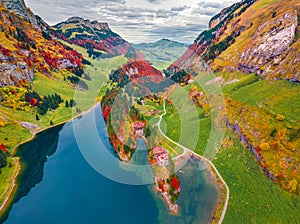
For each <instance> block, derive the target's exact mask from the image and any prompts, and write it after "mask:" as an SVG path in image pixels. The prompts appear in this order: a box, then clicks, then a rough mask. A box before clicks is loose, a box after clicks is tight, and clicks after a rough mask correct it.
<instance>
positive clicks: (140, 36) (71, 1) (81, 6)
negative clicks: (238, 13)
mask: <svg viewBox="0 0 300 224" xmlns="http://www.w3.org/2000/svg"><path fill="white" fill-rule="evenodd" d="M25 2H26V4H27V6H28V7H30V8H31V10H32V11H33V12H34V13H35V14H37V15H39V16H40V17H42V18H43V19H44V20H45V21H46V22H47V23H49V24H50V25H55V24H56V23H58V22H61V21H64V20H66V19H67V18H69V17H71V16H80V17H82V18H84V19H90V20H98V21H99V22H108V24H109V26H110V28H111V29H112V30H113V31H114V32H116V33H118V34H119V35H121V36H122V37H123V38H124V39H126V40H127V41H129V42H131V43H142V42H154V41H157V40H159V39H162V38H167V39H170V40H174V41H179V42H182V43H186V44H191V43H192V42H193V41H194V40H195V39H196V38H197V36H198V35H199V34H200V32H201V31H203V30H205V29H207V27H208V22H209V20H210V18H211V17H212V16H214V15H215V14H217V13H218V12H219V11H220V10H222V9H223V8H224V7H227V6H230V5H231V4H233V3H235V2H237V0H224V1H218V0H205V1H203V0H202V1H201V0H64V1H61V0H52V1H49V0H25Z"/></svg>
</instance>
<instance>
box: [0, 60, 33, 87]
mask: <svg viewBox="0 0 300 224" xmlns="http://www.w3.org/2000/svg"><path fill="white" fill-rule="evenodd" d="M1 56H2V55H0V58H1ZM2 57H3V56H2ZM0 74H1V78H0V87H3V86H8V85H14V84H16V83H18V82H19V81H20V80H22V79H24V80H26V81H30V80H32V79H33V75H34V73H33V71H32V69H30V68H29V67H28V66H27V64H26V63H25V62H17V63H14V64H10V63H8V62H5V61H3V62H2V63H0Z"/></svg>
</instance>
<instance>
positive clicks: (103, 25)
mask: <svg viewBox="0 0 300 224" xmlns="http://www.w3.org/2000/svg"><path fill="white" fill-rule="evenodd" d="M66 23H67V24H72V23H73V24H80V25H83V26H86V27H90V28H93V29H97V30H110V28H109V26H108V23H105V22H98V21H97V20H94V21H90V20H89V19H83V18H81V17H78V16H73V17H70V18H68V19H67V20H66V21H65V22H61V23H59V24H57V25H55V26H54V27H56V28H60V27H61V26H63V25H64V24H66Z"/></svg>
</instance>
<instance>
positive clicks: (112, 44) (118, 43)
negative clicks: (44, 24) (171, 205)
mask: <svg viewBox="0 0 300 224" xmlns="http://www.w3.org/2000/svg"><path fill="white" fill-rule="evenodd" d="M53 30H54V32H53V33H54V35H55V36H57V37H58V38H60V39H62V40H64V41H67V42H68V43H72V44H77V45H79V46H82V47H84V48H86V49H88V50H89V54H90V55H91V56H94V57H109V56H115V55H121V54H126V53H127V52H130V51H132V52H134V49H133V48H132V46H131V45H130V44H129V43H128V42H127V41H125V40H124V39H123V38H122V37H120V36H119V35H118V34H116V33H114V32H113V31H112V30H111V29H110V28H109V26H108V24H107V23H100V22H98V21H90V20H85V19H82V18H80V17H71V18H69V19H67V20H66V21H64V22H61V23H58V24H57V25H55V26H53ZM107 54H109V55H107Z"/></svg>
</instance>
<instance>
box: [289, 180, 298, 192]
mask: <svg viewBox="0 0 300 224" xmlns="http://www.w3.org/2000/svg"><path fill="white" fill-rule="evenodd" d="M297 185H298V182H297V180H291V181H290V182H289V189H290V191H291V192H296V190H297Z"/></svg>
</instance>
